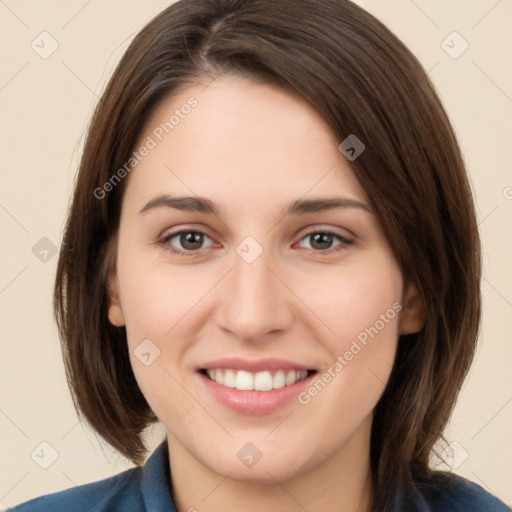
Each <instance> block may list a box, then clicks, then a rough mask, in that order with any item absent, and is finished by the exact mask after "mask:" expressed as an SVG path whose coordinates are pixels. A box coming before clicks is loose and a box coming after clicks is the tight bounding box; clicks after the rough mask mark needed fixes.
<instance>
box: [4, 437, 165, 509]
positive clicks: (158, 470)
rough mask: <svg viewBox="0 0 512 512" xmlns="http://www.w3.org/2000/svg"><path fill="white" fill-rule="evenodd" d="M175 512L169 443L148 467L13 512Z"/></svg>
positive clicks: (34, 501)
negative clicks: (169, 467) (169, 469)
mask: <svg viewBox="0 0 512 512" xmlns="http://www.w3.org/2000/svg"><path fill="white" fill-rule="evenodd" d="M146 510H148V511H149V510H150V511H151V512H160V511H164V510H165V511H166V512H167V511H168V512H175V508H174V503H173V501H172V497H171V491H170V477H169V472H168V454H167V441H164V442H163V443H162V444H161V445H160V446H159V447H158V448H157V449H156V450H155V451H154V452H153V454H152V455H151V457H149V459H148V460H147V461H146V464H145V465H144V467H135V468H132V469H128V470H126V471H123V472H122V473H119V474H118V475H114V476H111V477H109V478H105V479H104V480H99V481H97V482H92V483H89V484H84V485H78V486H75V487H72V488H70V489H66V490H64V491H59V492H55V493H51V494H46V495H44V496H39V497H37V498H34V499H32V500H30V501H26V502H24V503H21V504H20V505H17V506H15V507H14V508H11V509H9V511H10V512H82V511H83V512H85V511H87V512H90V511H94V512H107V511H108V512H140V511H146Z"/></svg>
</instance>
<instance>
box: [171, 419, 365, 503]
mask: <svg viewBox="0 0 512 512" xmlns="http://www.w3.org/2000/svg"><path fill="white" fill-rule="evenodd" d="M370 427H371V418H369V421H368V422H367V424H365V425H363V426H362V427H361V428H360V429H358V431H357V432H356V433H355V434H354V435H353V436H352V438H351V439H350V440H348V441H347V442H346V443H344V445H343V446H342V447H341V448H339V449H338V450H337V451H335V452H334V453H333V454H332V456H331V457H330V458H328V459H326V460H324V461H322V462H321V463H320V464H318V465H316V466H314V467H313V468H312V469H310V470H308V471H305V472H302V473H300V474H298V475H296V476H294V477H292V478H290V479H288V480H285V481H278V480H276V479H273V482H271V483H265V484H262V483H254V482H247V481H244V482H242V481H235V480H232V479H230V478H229V474H228V475H221V474H219V473H217V472H215V471H213V470H211V469H210V468H208V467H206V466H205V465H204V464H202V463H201V462H200V461H199V460H198V459H197V458H195V457H194V456H193V455H192V454H191V453H190V452H188V451H187V450H186V449H185V448H184V447H183V446H182V445H181V444H180V443H179V441H178V440H177V439H176V438H174V437H173V436H172V435H171V434H170V433H169V432H168V440H169V442H168V445H169V459H170V470H171V487H172V490H173V498H174V502H175V504H176V508H177V510H178V512H189V511H193V510H200V511H204V512H234V511H239V510H246V509H247V507H248V506H251V507H252V508H256V509H260V510H265V512H274V511H275V512H277V511H279V512H297V511H303V510H307V511H308V512H320V511H321V512H367V511H368V510H369V504H370V497H371V494H372V478H371V471H370V454H369V445H370V443H369V441H370V438H369V435H370ZM268 473H269V474H271V471H269V472H268Z"/></svg>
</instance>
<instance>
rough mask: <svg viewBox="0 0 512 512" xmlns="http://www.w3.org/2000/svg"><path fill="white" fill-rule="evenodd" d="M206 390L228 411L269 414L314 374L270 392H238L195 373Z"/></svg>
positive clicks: (292, 395) (288, 399)
mask: <svg viewBox="0 0 512 512" xmlns="http://www.w3.org/2000/svg"><path fill="white" fill-rule="evenodd" d="M197 374H198V375H199V377H200V378H201V381H202V382H203V384H204V386H205V387H206V389H207V390H208V391H209V392H210V393H211V394H212V395H213V397H214V398H216V399H217V400H218V401H219V402H220V403H221V404H222V405H224V406H226V407H228V408H229V409H231V410H233V411H235V412H238V413H241V414H251V415H255V416H256V415H264V414H271V413H273V412H275V411H277V410H278V409H280V408H281V407H284V406H285V405H286V404H287V403H289V402H291V401H292V400H293V399H294V398H297V395H298V394H299V393H300V392H301V391H303V390H304V389H305V388H306V387H308V386H309V385H310V384H311V380H312V379H313V378H314V377H315V375H316V374H315V373H312V374H311V375H308V376H307V377H306V378H305V379H303V380H300V381H299V382H296V383H295V384H292V385H290V386H284V387H282V388H280V389H273V390H271V391H240V390H239V389H236V388H228V387H226V386H223V385H221V384H218V383H217V382H215V381H213V380H211V379H210V378H208V377H207V376H206V375H204V374H203V373H201V372H197Z"/></svg>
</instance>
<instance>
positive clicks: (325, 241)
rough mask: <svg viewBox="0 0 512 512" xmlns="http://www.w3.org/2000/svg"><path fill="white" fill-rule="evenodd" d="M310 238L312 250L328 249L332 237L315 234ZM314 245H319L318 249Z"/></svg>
mask: <svg viewBox="0 0 512 512" xmlns="http://www.w3.org/2000/svg"><path fill="white" fill-rule="evenodd" d="M311 236H312V238H313V243H312V244H311V246H312V247H313V248H314V249H328V248H329V247H330V246H331V244H332V235H329V234H327V233H315V234H314V235H311ZM315 244H319V247H315Z"/></svg>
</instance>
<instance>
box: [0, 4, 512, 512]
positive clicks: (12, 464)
mask: <svg viewBox="0 0 512 512" xmlns="http://www.w3.org/2000/svg"><path fill="white" fill-rule="evenodd" d="M357 3H359V4H360V5H362V6H363V7H364V8H366V9H367V10H368V11H370V12H371V13H373V14H374V15H376V16H377V17H378V18H379V19H380V20H382V21H383V22H384V23H385V24H387V26H388V27H389V28H390V29H391V30H393V31H394V32H395V33H396V34H397V35H398V36H399V37H400V38H401V39H402V40H403V41H404V42H405V43H406V44H407V45H408V46H409V48H410V49H411V50H412V51H413V52H414V53H415V54H416V55H417V56H418V58H419V59H420V61H421V62H422V63H423V65H424V67H425V69H426V70H428V71H429V73H430V76H431V77H432V80H433V81H434V83H435V85H436V87H437V89H438V91H439V94H440V96H441V99H442V100H443V102H444V103H445V106H446V108H447V110H448V113H449V115H450V117H451V119H452V122H453V124H454V126H455V128H456V132H457V134H458V136H459V139H460V143H461V145H462V148H463V151H464V155H465V158H466V161H467V164H468V169H469V173H470V176H471V180H472V182H473V185H474V189H475V193H476V200H477V204H478V216H479V219H480V229H481V233H482V237H483V242H484V245H485V256H484V258H485V277H484V280H483V283H482V289H483V294H484V322H483V328H482V334H481V345H480V349H479V353H478V356H477V359H476V361H475V364H474V366H473V368H472V372H471V375H470V378H469V379H468V380H467V382H466V384H465V386H464V389H463V392H462V394H461V395H460V399H459V402H458V405H457V408H456V411H455V414H454V416H453V418H452V421H451V423H450V426H449V428H448V430H447V433H446V435H447V437H448V439H449V441H451V442H455V443H456V444H453V445H452V448H453V449H454V455H455V458H454V462H453V463H452V465H453V466H454V470H455V471H456V472H457V473H459V474H461V475H463V476H465V477H467V478H469V479H471V480H474V481H476V482H477V483H479V484H480V485H482V486H484V487H485V488H487V489H488V490H489V491H491V492H493V493H494V494H496V495H498V496H499V497H501V499H503V500H504V501H506V502H507V503H509V504H512V486H511V482H512V436H511V434H510V433H511V432H512V379H511V371H510V362H511V360H512V343H511V340H510V329H511V327H512V325H511V324H512V322H511V318H512V273H511V272H510V262H511V261H512V246H511V243H510V235H511V230H510V221H511V219H512V173H511V164H510V162H511V161H512V151H511V147H512V143H511V136H512V115H511V114H512V68H511V66H510V55H511V54H512V37H511V30H510V26H512V25H511V22H512V1H511V0H498V1H496V0H471V1H468V0H451V1H446V0H435V1H426V0H415V1H413V0H392V1H386V2H382V1H379V0H366V1H362V2H357ZM167 4H168V2H158V1H156V0H153V1H147V0H145V1H142V0H139V1H135V0H131V1H120V0H111V1H108V2H105V1H99V0H89V1H85V0H72V1H70V0H66V1H64V0H53V1H51V2H26V1H25V2H23V1H19V0H6V1H5V2H3V1H2V2H0V19H1V28H0V33H1V34H2V38H3V44H2V62H3V65H2V67H1V70H0V106H1V109H2V118H1V119H2V122H1V128H0V129H1V132H0V144H1V145H2V147H1V154H2V159H1V168H2V176H1V179H2V187H1V189H0V222H1V227H2V244H1V264H0V311H1V312H2V324H1V334H2V345H1V346H2V352H1V359H0V360H1V371H0V379H1V381H0V386H1V387H0V389H1V395H0V432H1V435H0V461H1V462H0V464H1V466H0V503H1V504H3V506H9V505H13V504H16V503H18V502H21V501H23V500H26V499H28V498H31V497H34V496H37V495H40V494H43V493H48V492H53V491H56V490H60V489H63V488H67V487H70V486H73V485H80V484H83V483H86V482H91V481H94V480H98V479H101V478H105V477H107V476H109V475H112V474H115V473H118V472H120V471H121V470H124V469H126V468H128V467H130V464H129V463H127V461H125V460H122V459H121V458H120V457H119V456H118V455H116V454H114V453H113V452H112V451H111V450H110V449H108V448H105V447H104V446H103V445H101V444H100V443H99V441H98V440H97V438H96V437H95V435H94V434H93V433H92V432H91V431H90V430H87V429H85V427H83V426H82V425H81V424H79V423H78V422H77V417H76V414H75V412H74V410H73V407H72V403H71V399H70V396H69V392H68V389H67V386H66V382H65V378H64V372H63V366H62V362H61V356H60V348H59V342H58V338H57V334H56V329H55V326H54V324H53V320H52V314H51V292H52V285H53V278H54V273H55V267H56V263H57V257H56V256H53V255H52V252H51V244H54V245H55V246H59V244H60V240H61V231H62V227H63V223H64V217H65V213H66V208H67V203H68V198H69V196H70V193H71V190H72V183H73V176H74V173H75V170H76V166H77V161H78V157H79V154H80V148H81V144H82V142H83V134H84V130H85V128H86V126H87V123H88V120H89V117H90V114H91V110H92V108H93V106H94V105H95V103H96V101H97V97H98V96H99V95H100V94H101V91H102V90H103V88H104V86H105V84H106V81H107V80H108V77H109V76H110V74H111V72H112V71H113V67H114V66H115V64H116V62H117V61H118V60H119V58H120V56H121V54H122V52H123V51H124V49H125V48H126V47H127V45H128V43H129V41H130V40H131V39H132V38H133V36H134V34H135V33H136V32H137V31H138V30H139V29H140V28H141V27H142V26H143V25H144V24H145V23H146V22H147V21H148V20H149V19H150V18H152V17H153V16H154V15H155V14H157V13H158V12H160V11H161V10H162V9H163V8H164V7H165V6H166V5H167ZM43 31H46V32H48V33H49V34H50V35H51V36H47V35H43V36H39V34H41V32H43ZM453 31H457V32H458V33H459V34H460V36H461V37H462V38H463V39H464V40H465V41H467V43H468V44H469V47H468V49H467V50H466V51H465V52H464V53H462V54H461V55H460V56H458V58H452V57H451V56H450V55H449V54H448V53H447V52H446V51H445V50H447V51H449V52H451V53H452V55H455V53H456V52H458V51H460V50H461V49H462V48H463V45H464V44H465V43H464V41H463V40H462V39H460V38H459V36H457V35H453V34H452V32H453ZM450 34H452V35H450ZM448 36H449V37H448ZM50 37H51V38H53V39H54V40H55V41H56V42H57V43H58V48H57V50H56V51H55V52H54V53H53V54H52V55H50V56H49V57H48V58H46V59H44V58H42V57H41V56H40V54H41V53H44V52H45V51H49V50H50V49H51V48H52V46H51V45H52V44H55V43H53V42H52V39H50ZM447 37H448V39H446V38H447ZM41 39H43V42H41ZM445 39H446V42H445V43H443V44H442V42H443V41H444V40H445ZM32 41H35V42H34V43H33V44H34V47H35V49H36V50H37V52H36V51H35V50H34V49H32V47H31V44H32ZM37 45H38V46H37ZM450 47H451V48H450ZM38 52H39V53H38ZM44 237H46V238H47V239H49V241H50V242H49V241H48V240H43V241H42V242H41V241H40V240H41V239H42V238H44ZM36 244H39V245H37V246H36ZM34 246H36V249H34V252H35V253H36V254H34V252H33V247H34ZM44 250H49V252H48V253H47V255H45V254H44V252H41V251H44ZM36 255H38V256H39V257H36ZM44 257H46V259H47V261H46V262H45V261H41V260H40V259H39V258H43V259H44ZM161 435H162V431H161V427H156V428H155V429H153V430H152V431H151V432H149V438H150V439H149V442H150V444H151V446H152V447H153V446H155V445H156V444H157V443H158V442H159V441H160V439H161ZM41 442H47V443H49V444H50V445H51V446H52V447H53V449H54V450H55V452H56V454H57V455H58V458H57V459H56V460H55V462H53V464H51V465H50V466H49V467H48V469H43V468H41V467H40V466H39V465H38V464H37V463H36V462H35V461H34V460H33V459H32V458H31V453H32V452H33V451H34V450H36V453H41V447H40V443H41ZM38 447H39V448H38ZM43 449H44V446H43ZM44 453H45V456H44V457H43V458H39V459H37V457H36V456H34V458H35V459H36V460H38V461H39V462H40V463H44V462H46V463H48V462H51V459H50V458H49V457H50V456H51V454H52V451H51V449H50V448H48V447H46V449H44ZM43 459H44V460H43ZM0 508H1V507H0Z"/></svg>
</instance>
